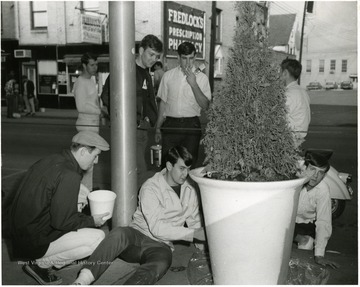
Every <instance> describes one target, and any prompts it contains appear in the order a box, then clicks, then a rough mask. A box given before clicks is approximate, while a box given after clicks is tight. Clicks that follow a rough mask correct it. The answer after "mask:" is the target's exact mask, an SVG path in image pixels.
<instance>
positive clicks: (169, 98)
mask: <svg viewBox="0 0 360 287" xmlns="http://www.w3.org/2000/svg"><path fill="white" fill-rule="evenodd" d="M178 54H179V56H178V60H179V66H178V67H176V68H174V69H171V70H170V71H167V72H166V73H165V74H164V76H163V78H162V80H161V83H160V86H159V91H158V94H157V96H158V98H160V99H161V101H160V105H159V113H158V118H157V121H156V125H155V128H156V133H155V141H156V142H160V141H161V140H162V149H163V152H164V153H166V152H167V150H168V149H169V148H170V147H172V146H175V145H182V146H185V147H186V148H187V149H188V151H189V152H190V153H191V154H192V156H193V159H194V161H193V166H192V167H194V166H195V165H196V161H197V158H198V150H199V143H200V139H201V124H200V119H199V116H200V113H201V110H206V109H207V108H208V106H209V103H210V100H211V89H210V84H209V79H208V78H207V76H206V75H205V74H204V73H201V72H196V69H195V66H194V62H195V55H196V49H195V46H194V45H193V44H192V43H189V42H183V43H182V44H180V45H179V47H178ZM160 128H162V133H161V130H160ZM163 165H164V162H163Z"/></svg>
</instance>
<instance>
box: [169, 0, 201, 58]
mask: <svg viewBox="0 0 360 287" xmlns="http://www.w3.org/2000/svg"><path fill="white" fill-rule="evenodd" d="M164 13H165V18H164V46H165V55H166V56H167V57H169V56H170V57H172V56H177V55H178V53H177V48H178V46H179V45H180V44H181V43H182V42H191V43H193V44H194V45H195V48H196V51H197V54H196V58H198V59H204V58H205V38H204V36H205V12H204V11H201V10H198V9H194V8H192V7H188V6H185V5H180V4H178V3H175V2H170V1H165V2H164Z"/></svg>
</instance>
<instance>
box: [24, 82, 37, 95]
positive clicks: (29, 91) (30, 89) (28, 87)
mask: <svg viewBox="0 0 360 287" xmlns="http://www.w3.org/2000/svg"><path fill="white" fill-rule="evenodd" d="M23 88H24V87H23ZM26 91H27V97H28V98H33V97H35V86H34V83H33V81H31V80H26Z"/></svg>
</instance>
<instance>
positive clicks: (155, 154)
mask: <svg viewBox="0 0 360 287" xmlns="http://www.w3.org/2000/svg"><path fill="white" fill-rule="evenodd" d="M150 162H151V164H152V165H155V166H157V167H160V165H161V145H159V144H158V145H153V146H151V147H150Z"/></svg>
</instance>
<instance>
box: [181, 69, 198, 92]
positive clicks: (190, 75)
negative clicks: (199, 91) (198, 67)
mask: <svg viewBox="0 0 360 287" xmlns="http://www.w3.org/2000/svg"><path fill="white" fill-rule="evenodd" d="M183 72H184V74H185V76H186V81H187V82H188V83H189V85H190V86H191V87H193V88H194V87H196V86H197V82H196V76H195V74H194V73H193V72H192V71H191V69H189V68H186V69H183Z"/></svg>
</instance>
